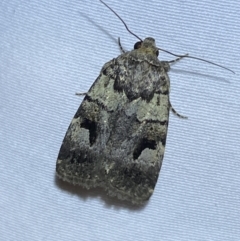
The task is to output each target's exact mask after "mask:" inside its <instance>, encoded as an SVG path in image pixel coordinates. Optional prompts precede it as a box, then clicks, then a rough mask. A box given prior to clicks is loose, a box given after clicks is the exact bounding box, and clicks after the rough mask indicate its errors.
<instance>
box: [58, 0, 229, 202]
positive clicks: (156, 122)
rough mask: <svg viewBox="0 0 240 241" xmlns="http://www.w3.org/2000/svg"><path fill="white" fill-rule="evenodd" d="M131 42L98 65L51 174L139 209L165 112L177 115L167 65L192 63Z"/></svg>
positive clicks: (163, 133) (155, 162)
mask: <svg viewBox="0 0 240 241" xmlns="http://www.w3.org/2000/svg"><path fill="white" fill-rule="evenodd" d="M101 2H102V1H101ZM102 3H103V4H105V3H104V2H102ZM105 5H106V4H105ZM106 6H107V5H106ZM107 7H108V6H107ZM108 8H109V7H108ZM109 9H110V8H109ZM110 10H111V11H113V10H112V9H110ZM113 12H114V11H113ZM114 13H115V12H114ZM115 14H116V15H117V13H115ZM117 17H118V18H119V19H120V20H121V21H122V22H123V20H122V19H121V18H120V17H119V16H118V15H117ZM123 23H124V22H123ZM124 25H125V26H126V24H125V23H124ZM126 28H127V30H128V31H129V32H130V33H131V34H133V33H132V32H131V31H130V30H129V29H128V27H127V26H126ZM133 35H134V36H136V35H135V34H133ZM136 37H137V38H138V39H139V40H140V41H139V42H137V43H136V44H135V46H134V49H133V50H132V51H130V52H124V53H123V54H121V55H119V56H118V57H117V58H114V59H112V60H110V61H109V62H107V63H106V64H104V66H103V67H102V70H101V71H100V74H99V76H98V77H97V79H96V81H95V82H94V83H93V85H92V86H91V88H90V89H89V91H88V92H87V93H85V98H84V100H83V102H82V104H81V105H80V107H79V109H78V110H77V112H76V114H75V116H74V118H73V120H72V122H71V124H70V126H69V128H68V130H67V133H66V135H65V137H64V140H63V143H62V146H61V148H60V152H59V155H58V158H57V164H56V171H57V175H58V177H60V178H61V179H63V180H64V181H67V182H70V183H72V184H78V185H81V186H83V187H86V188H92V187H98V186H99V187H102V188H104V189H105V190H106V191H107V193H108V194H109V195H111V196H117V197H118V198H119V199H123V200H128V201H131V202H132V203H135V204H141V203H144V202H145V201H147V200H148V199H149V198H150V196H151V195H152V193H153V190H154V187H155V185H156V182H157V179H158V175H159V171H160V168H161V165H162V160H163V155H164V150H165V145H166V137H167V129H168V120H169V111H170V110H172V111H173V112H174V113H175V114H177V112H176V111H175V110H174V109H173V108H172V106H171V103H170V100H169V91H170V81H169V77H168V74H167V72H168V71H169V70H170V64H171V63H173V62H175V61H178V60H180V59H181V58H184V57H190V58H195V57H191V56H188V55H181V56H179V55H176V56H178V58H177V59H176V60H173V61H160V60H159V59H158V54H159V50H160V49H159V48H158V47H156V45H155V40H154V39H153V38H151V37H148V38H145V39H144V40H143V41H142V40H141V39H140V38H139V37H138V36H136ZM166 52H168V51H166ZM168 53H169V52H168ZM170 54H171V53H170ZM196 59H199V58H196ZM200 60H202V59H200ZM203 61H205V60H203ZM206 62H209V61H206ZM210 63H211V62H210ZM215 65H217V64H215ZM218 66H219V65H218ZM220 67H222V66H220ZM223 68H225V67H223ZM230 71H231V70H230ZM177 115H178V116H179V117H182V116H180V115H179V114H177Z"/></svg>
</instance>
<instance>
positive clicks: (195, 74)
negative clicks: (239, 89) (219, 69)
mask: <svg viewBox="0 0 240 241" xmlns="http://www.w3.org/2000/svg"><path fill="white" fill-rule="evenodd" d="M171 72H172V73H180V74H187V75H189V74H190V75H193V76H197V77H199V76H201V77H204V78H207V79H212V80H217V81H222V82H225V83H228V84H229V83H230V81H229V80H227V79H226V78H223V77H218V76H213V75H209V74H202V73H198V72H194V71H189V70H182V69H181V70H180V69H176V68H174V69H173V68H172V69H171Z"/></svg>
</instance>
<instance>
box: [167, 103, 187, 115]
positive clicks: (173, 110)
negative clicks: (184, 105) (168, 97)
mask: <svg viewBox="0 0 240 241" xmlns="http://www.w3.org/2000/svg"><path fill="white" fill-rule="evenodd" d="M169 105H170V109H171V111H172V112H173V114H174V115H176V116H178V117H179V118H182V119H187V116H183V115H180V114H178V113H177V111H176V110H175V109H174V108H173V107H172V104H171V102H170V101H169Z"/></svg>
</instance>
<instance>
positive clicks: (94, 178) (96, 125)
mask: <svg viewBox="0 0 240 241" xmlns="http://www.w3.org/2000/svg"><path fill="white" fill-rule="evenodd" d="M136 53H137V52H134V51H132V52H129V53H126V54H123V55H120V56H119V57H118V58H116V59H113V60H112V61H110V62H108V63H106V64H105V65H104V67H103V69H102V71H101V73H100V75H99V77H98V78H97V80H96V81H95V82H94V84H93V85H92V87H91V88H90V90H89V92H88V93H87V95H86V97H85V98H84V100H83V102H82V104H81V105H80V107H79V109H78V111H77V112H76V114H75V116H74V118H73V120H72V122H71V124H70V126H69V128H68V130H67V133H66V136H65V138H64V140H63V143H62V146H61V149H60V152H59V156H58V160H57V167H56V169H57V174H58V176H59V177H60V178H62V179H63V180H66V181H68V182H70V183H73V184H79V185H81V186H84V187H86V188H91V187H96V186H101V187H103V188H105V189H106V190H107V192H108V194H110V195H112V196H117V197H118V198H120V199H126V200H130V201H132V202H133V203H142V202H144V201H146V200H148V199H149V197H150V196H151V194H152V192H153V190H154V187H155V184H156V182H157V179H158V175H159V171H160V168H161V164H162V159H163V154H164V148H165V142H166V135H167V127H168V115H169V99H168V91H169V78H168V76H167V74H166V71H165V70H164V68H163V66H162V65H161V62H159V61H158V60H157V61H158V62H157V64H158V65H153V64H152V63H151V62H148V61H146V60H145V59H141V58H140V57H139V56H135V55H136Z"/></svg>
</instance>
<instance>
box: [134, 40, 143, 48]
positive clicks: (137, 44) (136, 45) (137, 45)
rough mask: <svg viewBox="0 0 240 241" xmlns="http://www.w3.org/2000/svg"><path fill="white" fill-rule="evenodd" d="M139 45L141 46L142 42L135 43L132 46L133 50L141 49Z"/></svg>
mask: <svg viewBox="0 0 240 241" xmlns="http://www.w3.org/2000/svg"><path fill="white" fill-rule="evenodd" d="M141 45H142V41H139V42H136V43H135V44H134V49H139V48H140V47H141Z"/></svg>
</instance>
